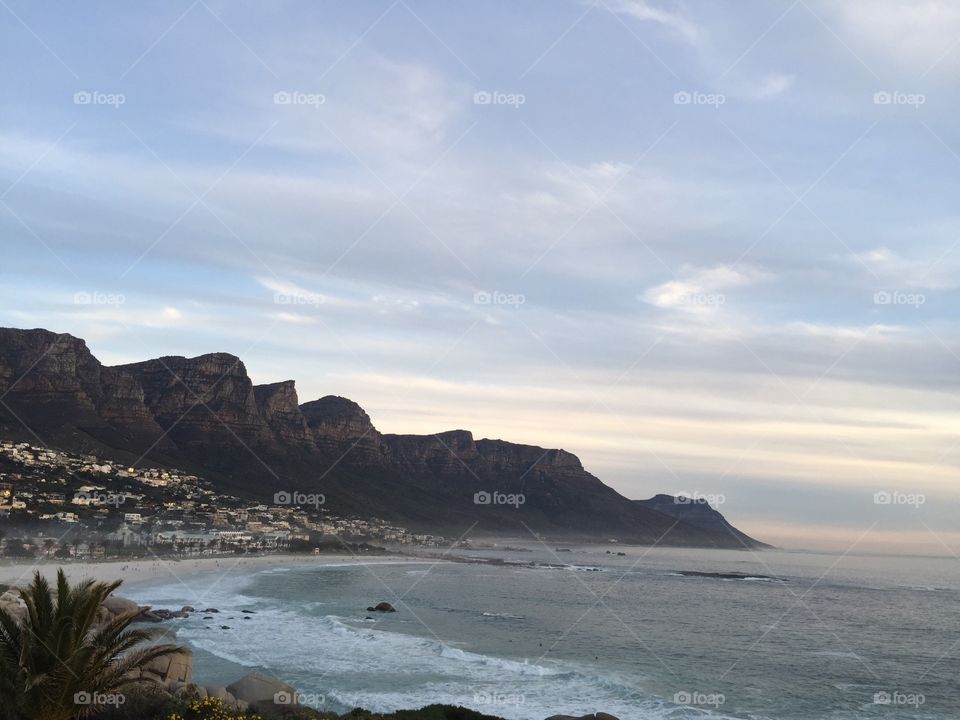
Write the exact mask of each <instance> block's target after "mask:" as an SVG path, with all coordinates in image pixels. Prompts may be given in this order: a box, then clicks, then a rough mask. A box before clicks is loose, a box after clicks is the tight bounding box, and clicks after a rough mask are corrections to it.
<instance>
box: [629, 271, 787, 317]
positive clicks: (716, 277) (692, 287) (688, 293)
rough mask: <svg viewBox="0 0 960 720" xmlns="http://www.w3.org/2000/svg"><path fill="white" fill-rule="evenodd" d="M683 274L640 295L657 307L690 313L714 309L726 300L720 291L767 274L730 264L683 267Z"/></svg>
mask: <svg viewBox="0 0 960 720" xmlns="http://www.w3.org/2000/svg"><path fill="white" fill-rule="evenodd" d="M682 275H683V276H682V277H681V278H680V279H677V280H670V281H668V282H665V283H662V284H660V285H655V286H653V287H651V288H648V289H647V291H646V292H644V293H643V295H642V296H641V299H642V300H643V301H644V302H647V303H650V304H651V305H655V306H657V307H659V308H664V309H670V310H683V311H687V312H693V313H703V312H715V311H717V310H718V309H719V308H720V306H722V305H724V304H725V303H726V295H725V294H723V293H722V292H721V291H723V290H729V289H733V288H738V287H743V286H745V285H752V284H754V283H756V282H759V281H761V280H764V279H766V278H768V277H769V275H768V274H767V273H764V272H761V271H759V270H756V269H740V270H738V269H736V268H734V267H731V266H729V265H718V266H715V267H712V268H705V269H694V268H686V269H685V271H684V272H683V273H682Z"/></svg>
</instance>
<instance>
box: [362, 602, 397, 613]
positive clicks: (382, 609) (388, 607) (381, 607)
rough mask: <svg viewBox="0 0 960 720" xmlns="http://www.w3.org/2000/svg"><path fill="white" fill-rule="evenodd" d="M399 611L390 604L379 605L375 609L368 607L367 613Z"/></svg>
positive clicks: (382, 603)
mask: <svg viewBox="0 0 960 720" xmlns="http://www.w3.org/2000/svg"><path fill="white" fill-rule="evenodd" d="M396 611H397V609H396V608H395V607H394V606H393V605H391V604H390V603H388V602H381V603H377V604H376V605H374V606H373V607H368V608H367V612H396Z"/></svg>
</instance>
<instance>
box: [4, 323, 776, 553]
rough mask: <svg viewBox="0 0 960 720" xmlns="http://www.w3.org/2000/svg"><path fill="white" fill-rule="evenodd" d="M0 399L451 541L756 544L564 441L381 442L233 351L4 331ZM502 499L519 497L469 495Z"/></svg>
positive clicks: (105, 447) (256, 488) (47, 437)
mask: <svg viewBox="0 0 960 720" xmlns="http://www.w3.org/2000/svg"><path fill="white" fill-rule="evenodd" d="M0 396H2V398H0V399H2V402H0V433H2V434H4V435H7V436H10V435H16V436H23V435H25V432H26V433H29V434H30V436H31V437H32V439H34V440H35V439H36V438H37V437H39V438H41V441H42V442H45V443H48V444H50V445H52V446H54V447H56V446H60V447H63V449H67V450H81V449H82V450H84V451H87V450H92V451H95V452H97V451H100V452H102V454H103V455H104V456H107V457H123V458H129V459H130V461H131V462H137V461H139V460H140V459H142V460H143V461H144V462H150V463H157V464H161V465H177V466H180V467H190V468H191V469H193V470H196V471H199V472H202V473H204V474H205V475H207V476H208V477H209V478H210V479H212V480H215V481H218V482H221V483H223V484H224V486H225V487H228V488H229V490H230V491H232V492H235V493H238V494H240V495H242V496H247V497H250V498H251V499H256V500H258V501H263V500H266V499H268V498H269V497H271V496H272V494H273V493H274V492H275V491H276V490H280V489H290V488H297V489H299V490H302V491H304V492H310V491H318V492H322V493H324V494H325V496H326V498H327V501H328V508H330V509H331V510H333V511H335V512H344V513H357V514H361V515H374V516H378V517H384V518H388V519H391V520H395V521H397V522H400V523H403V524H406V525H408V526H410V527H412V528H417V529H422V530H425V531H434V532H435V531H440V532H446V533H447V534H453V535H454V536H456V535H459V534H460V533H462V532H463V531H464V530H465V529H467V528H470V527H480V528H484V529H486V530H487V531H488V532H500V533H505V532H509V533H512V534H516V535H527V534H528V533H529V532H531V531H537V532H546V533H553V534H557V535H568V536H574V535H575V536H578V537H583V538H591V539H597V538H609V537H619V538H620V539H622V540H625V541H629V540H632V541H636V542H654V541H660V542H662V543H664V544H679V545H700V546H717V547H742V545H743V544H748V545H750V546H758V545H759V543H756V541H754V540H753V539H752V538H749V537H747V536H746V535H743V534H742V533H739V532H738V531H734V532H731V528H730V527H729V525H728V524H726V521H725V520H723V519H722V516H720V520H721V521H722V523H720V524H718V521H717V519H716V518H714V517H709V518H708V517H701V516H700V515H696V516H695V515H693V514H690V513H688V514H687V515H686V516H680V515H676V514H673V515H671V510H674V511H675V507H673V506H672V503H671V506H669V507H668V506H664V504H663V503H662V502H653V501H644V502H639V501H638V502H634V501H630V500H628V499H626V498H624V497H623V496H621V495H620V494H618V493H617V492H616V491H614V490H613V489H612V488H610V487H607V486H606V485H604V484H603V483H602V482H601V481H600V480H599V479H598V478H596V477H594V476H593V475H591V474H590V473H588V472H587V471H586V470H584V468H583V465H582V464H581V463H580V460H579V459H578V458H577V457H576V456H575V455H573V454H571V453H569V452H566V451H564V450H554V449H544V448H540V447H535V446H531V445H518V444H515V443H510V442H506V441H503V440H475V439H474V437H473V435H472V434H471V433H470V432H468V431H466V430H452V431H449V432H442V433H437V434H435V435H381V433H380V432H378V431H377V429H376V428H375V427H374V426H373V423H372V422H371V420H370V417H369V416H368V415H367V413H366V412H364V410H363V408H361V407H360V406H359V405H357V403H355V402H353V401H351V400H348V399H347V398H343V397H338V396H334V395H328V396H326V397H323V398H320V399H319V400H313V401H310V402H306V403H304V404H302V405H298V398H297V392H296V388H295V386H294V383H293V381H284V382H278V383H271V384H268V385H258V386H254V385H253V383H252V382H251V381H250V378H249V377H248V376H247V371H246V368H245V367H244V365H243V363H242V362H241V360H240V359H239V358H238V357H236V356H234V355H229V354H226V353H212V354H209V355H201V356H200V357H195V358H185V357H179V356H171V357H162V358H158V359H155V360H148V361H145V362H139V363H132V364H128V365H121V366H117V367H104V366H103V365H101V364H100V362H99V361H98V360H97V359H96V358H95V357H94V356H93V355H92V354H91V353H90V351H89V350H88V349H87V346H86V344H85V343H84V342H83V340H80V339H78V338H75V337H73V336H71V335H61V334H55V333H52V332H48V331H46V330H15V329H10V328H5V329H4V328H0ZM24 426H26V427H27V428H29V430H26V431H25V428H24ZM497 493H502V494H510V495H512V496H514V497H516V496H523V498H524V499H523V502H522V503H519V502H518V503H516V504H514V505H509V504H508V505H500V504H498V503H497V502H495V501H491V502H489V503H483V502H478V501H477V497H478V495H479V496H481V497H483V496H486V495H494V496H495V495H496V494H497ZM658 497H659V496H658ZM653 500H654V501H655V500H657V498H654V499H653ZM521 507H522V512H521ZM718 515H719V514H718ZM676 519H679V520H680V522H679V523H676V522H675V520H676ZM666 532H669V535H668V537H666V538H663V537H662V536H663V534H664V533H666Z"/></svg>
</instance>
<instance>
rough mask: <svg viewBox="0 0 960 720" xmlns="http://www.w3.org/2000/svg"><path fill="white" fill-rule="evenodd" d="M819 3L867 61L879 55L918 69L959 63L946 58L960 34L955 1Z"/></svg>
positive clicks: (945, 67)
mask: <svg viewBox="0 0 960 720" xmlns="http://www.w3.org/2000/svg"><path fill="white" fill-rule="evenodd" d="M817 7H818V11H819V12H822V13H824V17H825V18H826V19H827V22H828V24H830V23H831V21H835V22H836V23H838V26H837V27H836V29H837V32H838V34H839V35H841V37H842V38H843V39H844V40H845V41H846V42H847V44H848V45H850V46H851V47H852V48H853V50H854V51H858V52H862V53H864V54H867V55H868V62H869V59H870V58H871V57H876V58H878V59H880V60H883V61H887V62H892V63H893V64H896V65H898V66H900V67H903V68H905V69H910V70H912V71H914V72H915V71H921V72H926V71H927V70H929V69H930V68H931V67H932V66H933V65H934V64H938V65H940V69H941V70H942V71H944V72H946V71H948V70H949V69H950V68H951V67H955V66H956V61H957V58H956V57H953V58H952V59H951V58H948V57H947V55H948V54H949V53H950V51H951V50H952V49H955V47H956V41H957V37H958V36H960V5H958V4H957V3H956V2H953V1H952V0H844V2H831V1H829V0H828V1H826V2H823V1H822V2H820V3H818V5H817ZM913 78H914V80H916V79H918V78H917V77H916V75H914V76H913Z"/></svg>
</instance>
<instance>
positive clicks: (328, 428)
mask: <svg viewBox="0 0 960 720" xmlns="http://www.w3.org/2000/svg"><path fill="white" fill-rule="evenodd" d="M300 412H301V413H303V416H304V418H306V422H307V427H308V428H309V429H310V432H311V434H312V436H313V438H314V442H315V443H316V445H317V447H318V448H319V449H320V450H321V451H323V452H325V453H329V454H333V455H336V456H337V457H340V456H342V455H343V454H344V453H348V462H350V463H360V464H369V463H375V464H379V463H382V462H383V461H384V460H385V458H384V456H383V452H382V450H383V447H382V446H383V437H382V436H381V435H380V433H379V432H378V431H377V429H376V428H375V427H374V426H373V423H372V422H371V420H370V416H369V415H367V413H366V412H365V411H364V409H363V408H362V407H360V406H359V405H357V403H355V402H353V400H348V399H347V398H345V397H339V396H337V395H327V396H326V397H322V398H320V399H319V400H312V401H310V402H306V403H304V404H303V405H301V406H300Z"/></svg>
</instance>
